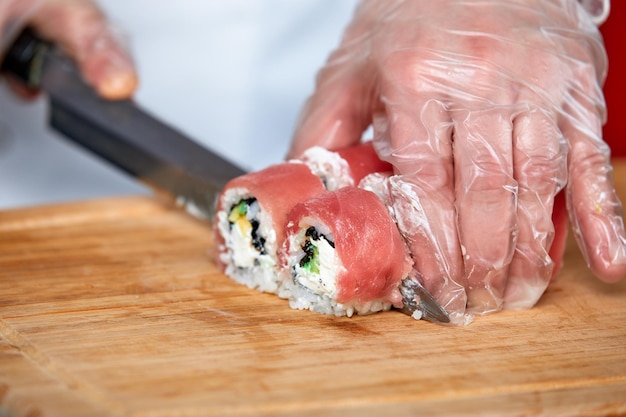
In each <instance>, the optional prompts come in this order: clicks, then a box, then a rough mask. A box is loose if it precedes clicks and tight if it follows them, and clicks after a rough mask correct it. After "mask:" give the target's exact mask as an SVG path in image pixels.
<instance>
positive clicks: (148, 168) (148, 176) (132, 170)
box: [1, 28, 245, 219]
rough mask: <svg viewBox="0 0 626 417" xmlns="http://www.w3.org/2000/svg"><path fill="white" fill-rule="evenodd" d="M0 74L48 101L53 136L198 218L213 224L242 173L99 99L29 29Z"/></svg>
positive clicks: (125, 106) (136, 110)
mask: <svg viewBox="0 0 626 417" xmlns="http://www.w3.org/2000/svg"><path fill="white" fill-rule="evenodd" d="M1 71H2V72H5V73H7V74H11V75H12V76H13V77H15V78H18V79H19V80H21V81H22V82H23V83H24V84H25V85H26V86H27V87H29V88H32V89H37V90H43V91H44V92H45V93H46V94H47V96H48V99H49V104H50V106H49V109H50V110H49V116H48V117H49V124H50V126H51V127H52V128H53V129H54V130H56V131H57V132H59V133H61V134H62V135H63V136H65V137H66V138H68V139H70V140H72V141H73V142H75V143H77V144H79V145H81V146H83V147H85V148H87V149H88V150H90V151H92V152H94V153H95V154H97V155H98V156H100V157H102V158H104V159H105V160H107V161H109V162H110V163H112V164H114V165H116V166H117V167H119V168H121V169H122V170H124V171H126V172H127V173H129V174H130V175H132V176H134V177H136V178H137V179H139V180H141V181H143V182H145V183H147V184H148V185H150V186H152V187H153V188H156V189H157V190H159V191H163V190H164V191H166V192H169V194H171V195H173V196H174V197H175V198H176V201H177V202H178V203H179V204H181V205H184V207H185V208H186V209H187V210H188V211H189V212H190V213H191V214H194V215H196V216H198V217H202V218H208V219H211V218H213V215H214V214H215V206H216V201H217V197H218V196H219V193H220V191H221V190H222V188H223V187H224V185H225V184H226V183H227V182H228V181H229V180H230V179H232V178H235V177H237V176H240V175H242V174H244V173H245V171H244V170H243V169H241V168H240V167H238V166H237V165H235V164H234V163H232V162H230V161H228V160H227V159H225V158H223V157H222V156H220V155H218V154H217V153H214V152H212V151H211V150H209V149H207V148H205V147H203V146H201V145H199V144H198V143H197V142H194V141H193V140H191V139H189V138H187V137H186V136H185V135H184V134H183V133H181V132H179V131H177V130H176V129H174V128H173V127H171V126H168V125H166V124H165V123H163V122H162V121H159V120H158V119H157V118H155V117H153V116H151V115H150V114H149V113H148V112H147V111H145V110H143V109H142V108H141V107H140V106H139V105H137V103H135V102H134V101H132V100H116V101H110V100H105V99H103V98H101V97H100V96H98V94H97V93H96V92H95V91H94V89H93V88H92V87H90V86H89V85H88V84H87V83H85V82H84V81H83V78H82V76H81V75H80V72H79V71H78V68H77V67H76V65H75V63H74V62H73V61H72V60H71V59H70V58H69V57H68V56H67V55H65V54H64V53H63V52H62V51H61V50H60V49H59V48H57V47H55V46H54V45H52V44H50V43H48V42H46V41H44V40H42V39H40V38H39V37H38V36H37V35H36V34H35V33H34V32H33V31H32V30H31V29H29V28H26V29H25V30H23V31H22V32H21V33H20V34H19V35H18V37H17V38H16V40H15V41H14V42H13V43H12V46H10V47H9V48H8V49H7V52H6V53H5V57H4V60H3V62H2V66H1Z"/></svg>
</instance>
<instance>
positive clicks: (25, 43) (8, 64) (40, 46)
mask: <svg viewBox="0 0 626 417" xmlns="http://www.w3.org/2000/svg"><path fill="white" fill-rule="evenodd" d="M50 48H51V44H50V43H49V42H46V41H44V40H43V39H41V38H40V37H39V36H37V35H36V34H35V32H34V31H33V30H32V29H30V28H26V29H24V30H23V31H22V32H21V33H20V34H19V35H18V37H17V38H16V39H15V41H14V42H13V44H12V45H11V46H10V47H9V49H8V50H7V52H6V54H5V56H4V60H3V62H2V66H0V70H1V71H2V72H4V73H6V74H10V75H11V76H13V77H15V78H17V79H18V80H20V81H21V82H23V83H24V84H25V85H26V86H27V87H28V88H30V89H34V90H37V89H39V88H40V87H41V74H42V69H43V63H44V58H45V56H46V53H47V51H48V50H49V49H50Z"/></svg>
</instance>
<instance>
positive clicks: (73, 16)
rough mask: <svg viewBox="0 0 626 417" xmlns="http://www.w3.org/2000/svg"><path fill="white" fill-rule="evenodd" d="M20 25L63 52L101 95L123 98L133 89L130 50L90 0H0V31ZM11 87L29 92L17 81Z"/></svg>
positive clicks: (26, 93)
mask: <svg viewBox="0 0 626 417" xmlns="http://www.w3.org/2000/svg"><path fill="white" fill-rule="evenodd" d="M24 24H27V25H30V26H32V27H33V28H34V29H35V31H36V32H37V33H38V34H39V35H40V36H42V37H43V38H45V39H48V40H51V41H54V42H55V43H56V44H58V45H59V46H60V47H61V48H62V49H63V50H65V52H66V53H67V54H68V55H69V56H71V57H72V58H73V59H74V60H75V61H76V63H77V64H78V67H79V68H80V70H81V72H82V74H83V77H84V78H85V80H86V81H87V82H88V83H89V84H91V85H92V86H93V87H94V88H95V89H96V91H98V93H99V94H100V95H101V96H102V97H104V98H108V99H123V98H128V97H130V96H131V95H132V94H133V92H134V91H135V89H136V88H137V73H136V71H135V67H134V64H133V61H132V59H131V56H130V54H129V53H128V51H127V50H126V48H125V47H124V45H123V43H122V42H121V41H120V39H118V36H117V35H116V34H115V32H114V31H113V30H112V28H111V26H110V25H109V23H108V22H107V20H106V17H105V16H104V14H103V13H102V11H101V10H100V9H99V8H98V7H97V6H96V4H95V3H93V2H92V1H89V0H0V29H2V31H1V32H0V34H4V33H5V32H6V29H7V28H9V26H12V27H21V26H22V25H24ZM7 41H8V39H7ZM12 86H13V87H14V88H15V89H17V90H18V92H21V93H22V94H23V95H31V92H29V91H27V90H26V89H25V88H24V87H23V86H21V84H19V83H12Z"/></svg>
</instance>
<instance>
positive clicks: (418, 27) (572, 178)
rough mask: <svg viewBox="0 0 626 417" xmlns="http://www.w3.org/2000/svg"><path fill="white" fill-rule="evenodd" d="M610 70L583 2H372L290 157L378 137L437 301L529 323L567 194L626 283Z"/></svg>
mask: <svg viewBox="0 0 626 417" xmlns="http://www.w3.org/2000/svg"><path fill="white" fill-rule="evenodd" d="M606 70H607V60H606V55H605V52H604V48H603V44H602V40H601V37H600V35H599V33H598V31H597V29H596V27H595V26H594V24H593V23H592V21H591V19H590V17H589V16H588V15H587V14H586V12H585V11H584V10H583V9H582V8H581V7H580V5H579V4H578V3H577V2H576V1H575V0H548V1H546V0H510V1H506V2H503V1H499V0H494V1H490V0H483V1H480V2H475V1H468V0H437V1H430V0H412V1H404V2H398V1H393V0H365V1H363V2H362V3H361V4H360V6H359V7H358V9H357V11H356V14H355V16H354V19H353V21H352V23H351V24H350V25H349V26H348V28H347V30H346V32H345V34H344V38H343V40H342V42H341V45H340V46H339V48H338V49H337V50H336V51H334V52H333V54H332V55H331V56H330V58H329V60H328V62H327V64H326V65H325V66H324V67H323V68H322V70H321V71H320V73H319V75H318V79H317V86H316V89H315V92H314V93H313V95H312V96H311V97H310V99H309V100H308V102H307V104H306V106H305V108H304V109H303V112H302V115H301V119H300V121H299V124H298V127H297V129H296V133H295V136H294V141H293V144H292V148H291V150H290V153H289V156H290V157H295V156H297V155H299V154H300V153H301V152H302V151H303V150H304V149H306V148H308V147H310V146H313V145H319V146H325V147H329V148H338V147H341V146H348V145H351V144H354V143H356V142H358V141H359V140H360V138H361V135H362V132H363V131H364V130H365V129H366V128H367V127H368V126H369V125H370V124H373V127H374V140H375V145H376V147H377V150H378V153H379V155H380V156H381V158H383V159H385V160H387V161H388V162H390V163H392V164H393V165H394V169H395V173H396V176H395V177H392V179H391V192H392V198H393V208H394V209H395V211H396V215H397V216H398V224H399V227H400V229H401V230H402V232H403V234H404V236H405V238H406V240H407V242H408V244H409V247H410V250H411V252H412V255H413V258H414V260H415V263H416V268H417V270H418V271H419V272H420V273H421V275H422V276H423V278H424V284H425V286H426V288H427V289H428V290H429V291H430V292H431V293H433V294H434V295H435V297H436V298H437V299H438V300H439V302H440V303H442V304H443V305H444V306H445V307H446V308H447V309H448V311H449V312H451V313H452V314H458V315H461V314H462V313H463V312H464V311H465V307H466V305H467V308H468V311H470V312H473V313H478V314H484V313H488V312H492V311H497V310H499V309H501V308H503V307H506V308H530V307H532V306H533V305H534V304H535V303H536V301H537V300H538V299H539V297H540V296H541V295H542V294H543V292H544V291H545V288H546V287H547V285H548V283H549V281H550V279H551V277H552V274H553V270H554V261H553V259H552V258H551V257H550V250H551V247H552V244H553V241H554V240H555V227H554V225H553V222H552V221H551V214H552V212H553V206H554V198H555V195H556V194H557V193H558V192H559V191H560V190H561V189H563V188H565V194H566V200H567V210H568V213H569V218H570V223H571V225H572V228H573V230H574V233H575V235H576V238H577V241H578V243H579V246H580V248H581V250H582V253H583V255H584V257H585V259H586V260H587V263H588V265H589V267H590V268H591V270H592V271H593V272H594V273H595V274H596V275H597V276H598V277H599V278H600V279H602V280H604V281H607V282H612V281H616V280H619V279H620V278H621V277H622V276H623V275H624V274H626V237H625V233H624V226H623V220H622V214H621V204H620V202H619V199H618V197H617V195H616V193H615V191H614V188H613V184H612V178H611V165H610V160H609V149H608V147H607V146H606V144H605V143H604V142H603V141H602V138H601V126H602V123H603V121H604V118H605V108H604V100H603V96H602V90H601V86H602V83H603V81H604V78H605V75H606ZM557 229H558V230H559V231H560V232H559V233H561V235H560V236H557V239H556V240H557V241H558V242H563V235H562V233H565V230H564V228H563V227H562V225H557ZM562 252H563V251H562V250H556V251H553V252H552V254H553V256H554V255H556V256H557V257H560V256H562ZM556 261H557V263H560V259H557V260H556Z"/></svg>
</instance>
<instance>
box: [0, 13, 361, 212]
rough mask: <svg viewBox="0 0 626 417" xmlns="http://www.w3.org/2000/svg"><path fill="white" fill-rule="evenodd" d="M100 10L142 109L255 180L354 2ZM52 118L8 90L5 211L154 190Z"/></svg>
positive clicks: (0, 125)
mask: <svg viewBox="0 0 626 417" xmlns="http://www.w3.org/2000/svg"><path fill="white" fill-rule="evenodd" d="M98 3H99V4H100V5H101V7H102V8H103V9H104V10H105V11H106V13H107V14H108V15H109V17H110V18H111V20H112V21H113V23H114V24H115V26H116V27H118V28H120V30H121V31H122V33H123V34H124V36H125V37H126V38H127V39H128V43H129V46H130V49H131V50H132V51H133V54H134V56H135V59H136V63H137V66H138V69H139V74H140V77H141V78H140V83H141V84H140V87H139V90H138V92H137V95H136V101H137V102H139V103H140V104H141V105H142V106H143V107H144V108H146V109H147V110H149V111H150V112H151V113H152V114H154V115H156V116H158V117H159V118H161V119H163V120H164V121H166V122H167V123H169V124H171V125H173V126H175V127H176V128H178V129H180V130H182V131H183V132H185V133H187V134H188V135H189V136H191V137H192V138H193V139H195V140H197V141H198V142H200V143H202V144H204V145H206V146H207V147H210V148H212V149H213V150H215V151H217V152H218V153H220V154H222V155H224V156H226V157H228V158H230V159H232V160H234V161H236V162H238V163H239V164H240V165H242V166H243V167H244V168H246V169H249V170H253V169H260V168H262V167H265V166H267V165H269V164H271V163H274V162H278V161H280V160H281V159H282V158H283V157H284V155H285V153H286V151H287V148H288V144H289V141H290V137H291V134H292V131H293V128H294V126H295V123H296V119H297V116H298V113H299V110H300V107H301V105H302V104H303V102H304V100H305V99H306V97H307V96H308V95H309V94H310V93H311V91H312V89H313V85H314V77H315V73H316V72H317V70H318V69H319V67H320V66H321V65H322V64H323V63H324V61H325V60H326V57H327V56H328V54H329V53H330V51H331V50H332V49H333V48H334V47H335V46H336V45H337V43H338V42H339V39H340V37H341V34H342V31H343V28H344V27H345V25H346V24H347V23H348V22H349V20H350V17H351V15H352V13H353V9H354V7H355V4H356V0H342V1H336V0H298V1H297V2H294V1H292V0H256V1H249V0H219V1H218V0H212V1H203V0H178V1H176V2H172V1H169V0H133V1H127V2H122V1H119V0H99V1H98ZM46 111H47V103H46V100H45V97H42V98H40V99H38V100H35V101H34V102H25V101H21V100H19V99H17V98H16V97H15V96H13V95H12V94H11V93H10V92H9V91H8V90H7V88H6V86H5V85H4V83H3V82H1V81H0V209H7V208H16V207H24V206H32V205H39V204H46V203H53V202H61V201H71V200H83V199H90V198H98V197H106V196H118V195H126V194H141V193H148V192H149V190H148V189H146V188H144V187H143V186H142V185H140V184H138V183H136V182H135V181H134V180H133V179H131V178H129V177H127V176H126V174H124V173H121V172H119V171H117V170H116V169H114V168H112V167H111V166H109V165H108V164H107V163H105V162H102V161H101V160H100V159H98V158H97V157H94V156H92V155H91V154H89V153H87V152H86V151H84V150H83V149H82V148H79V147H77V146H76V145H74V144H72V143H71V142H69V141H66V140H65V139H63V138H62V137H60V136H58V135H57V134H55V133H54V132H51V131H50V130H48V128H47V127H46Z"/></svg>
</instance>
